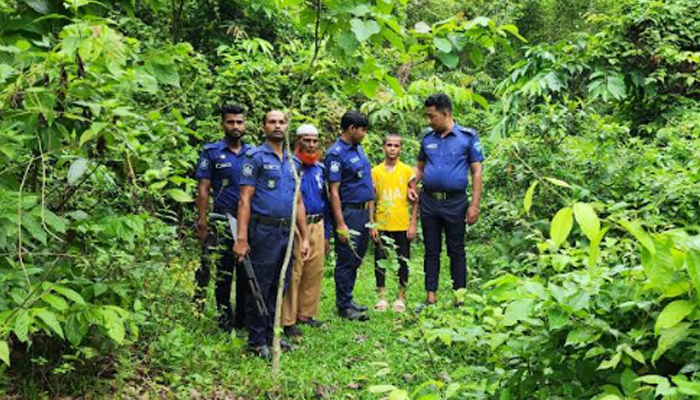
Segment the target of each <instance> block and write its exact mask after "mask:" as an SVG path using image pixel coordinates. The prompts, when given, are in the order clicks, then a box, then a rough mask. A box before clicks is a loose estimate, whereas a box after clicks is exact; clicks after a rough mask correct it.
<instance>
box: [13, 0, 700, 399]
mask: <svg viewBox="0 0 700 400" xmlns="http://www.w3.org/2000/svg"><path fill="white" fill-rule="evenodd" d="M699 66H700V9H699V8H698V7H697V4H696V1H693V0H675V1H668V2H664V1H651V0H636V1H635V0H621V1H609V0H574V1H564V0H496V1H481V0H478V1H470V2H466V1H456V0H433V1H409V0H400V1H392V0H371V1H365V0H356V1H339V0H309V1H301V0H279V1H273V0H258V1H250V0H225V1H221V2H219V1H216V0H189V1H188V0H172V1H171V2H166V1H160V0H148V1H145V2H131V1H118V0H115V1H101V2H97V1H88V0H67V1H65V2H60V1H55V0H0V220H1V221H2V224H1V225H0V252H1V253H2V257H0V382H1V384H0V394H2V395H6V396H10V397H15V398H32V397H38V398H41V397H60V396H77V395H82V394H86V393H87V395H88V396H92V397H104V396H117V397H137V396H139V395H141V394H146V395H151V396H155V397H164V398H169V397H191V398H200V397H206V398H235V397H236V396H239V395H240V396H243V397H244V398H261V397H265V396H266V397H268V398H340V397H343V398H381V397H387V396H388V398H389V399H392V400H398V399H409V398H410V399H440V398H454V399H459V398H464V399H467V398H489V399H500V400H507V399H531V398H537V399H598V400H616V399H653V398H664V399H690V398H696V397H698V396H700V379H698V377H697V374H699V373H700V346H699V345H698V340H700V325H699V321H700V307H699V306H700V232H699V230H700V227H699V221H700V68H699ZM438 91H443V92H446V93H448V94H449V95H450V96H451V97H452V98H453V100H454V101H455V103H456V107H457V108H456V111H455V115H456V118H457V120H458V122H460V123H461V124H463V125H467V126H474V127H475V128H477V129H478V130H479V131H480V132H481V136H482V141H483V142H484V149H485V152H486V157H487V161H486V164H485V166H486V168H485V195H484V200H483V204H482V210H481V220H480V222H479V224H477V225H476V226H474V227H472V228H470V230H469V232H468V236H469V242H468V258H469V263H470V267H469V272H470V279H469V280H470V283H469V288H468V290H466V291H464V292H463V293H459V295H460V296H461V297H462V298H463V300H464V301H465V304H466V305H465V306H464V307H462V308H459V309H453V308H451V307H449V306H447V305H443V306H441V307H439V308H431V309H429V310H428V311H426V312H424V313H421V314H420V315H415V314H412V313H408V314H407V315H405V316H401V317H397V316H391V315H383V316H377V317H376V318H374V319H373V321H372V322H370V323H369V325H366V326H358V325H351V324H341V323H339V322H334V323H332V326H331V327H330V328H329V330H328V331H327V332H325V333H324V334H323V335H325V336H323V335H319V336H315V337H314V334H311V333H309V335H308V336H309V338H308V339H307V341H306V342H305V343H304V345H303V346H302V347H304V349H303V350H301V352H300V353H297V354H290V355H285V358H288V359H289V361H288V362H286V363H285V362H284V361H283V374H282V376H281V377H280V378H278V380H273V379H272V378H271V377H270V373H269V367H268V366H267V365H265V364H264V363H262V362H261V361H259V360H252V359H250V358H247V357H246V356H244V355H242V354H241V349H240V348H241V345H242V340H241V339H240V338H238V337H236V336H235V335H232V336H230V337H229V336H227V335H224V334H222V333H220V332H218V331H217V329H216V326H215V322H214V319H215V318H214V314H215V310H214V309H213V308H214V307H213V306H211V305H209V307H207V309H206V310H204V312H203V313H200V312H199V310H197V309H196V308H195V307H193V306H192V303H191V301H190V299H191V296H192V293H193V279H192V277H193V272H194V270H195V269H196V268H197V263H198V257H199V249H198V245H197V243H196V240H195V235H194V231H193V221H194V206H193V204H192V203H191V202H192V196H193V195H194V193H195V190H194V187H195V181H194V180H193V178H192V171H193V169H194V163H195V162H196V159H197V154H198V149H199V148H200V146H201V145H202V144H203V143H205V142H207V141H210V140H214V139H216V138H218V137H219V136H220V134H221V133H220V131H219V126H218V120H217V118H218V116H217V114H216V107H217V106H218V105H219V104H221V103H223V102H241V103H244V104H245V105H246V106H248V108H249V109H250V115H249V120H250V122H251V123H250V125H249V134H248V140H249V141H252V142H259V141H260V140H261V131H260V117H261V115H262V113H263V112H264V111H265V110H266V109H268V108H272V107H279V108H284V109H288V110H290V111H291V113H292V115H293V124H292V125H293V126H295V125H296V124H298V123H301V122H312V123H315V124H316V125H317V126H319V127H321V128H322V131H323V132H324V137H323V140H324V142H326V143H329V142H330V141H332V140H333V138H334V136H335V134H336V133H337V128H338V119H339V117H340V115H341V114H342V113H343V112H344V111H345V110H347V109H350V108H355V107H359V108H360V109H362V110H363V111H364V112H366V113H367V114H368V115H369V116H370V119H371V122H372V130H371V134H370V135H369V136H368V138H367V140H366V142H365V143H364V145H365V148H366V151H367V153H368V154H369V155H370V157H372V159H373V161H374V162H377V161H379V160H380V159H381V158H382V152H381V149H380V143H381V133H382V132H387V131H392V132H399V133H400V134H402V135H403V136H404V137H405V138H406V140H405V143H406V146H405V149H404V157H405V159H406V160H407V161H409V162H412V161H413V160H414V159H415V155H416V152H417V143H418V139H419V138H420V135H421V134H422V129H423V128H424V126H425V121H424V120H423V117H422V99H423V98H424V97H425V96H427V95H428V94H431V93H434V92H438ZM251 128H252V129H251ZM414 250H415V253H414V254H415V257H414V260H413V261H412V262H411V266H412V276H413V277H412V283H411V287H410V292H409V295H410V299H411V300H412V301H414V302H418V301H420V300H421V296H422V294H421V288H422V283H421V281H422V276H421V275H420V272H421V269H422V268H421V262H420V257H421V255H422V249H421V248H420V246H415V247H414ZM369 258H371V257H369ZM331 262H332V260H329V263H331ZM327 270H328V271H330V268H329V269H327ZM327 275H328V276H327V279H326V280H327V281H328V280H330V279H332V278H331V276H332V275H331V274H327ZM370 276H371V274H369V273H368V270H367V269H365V271H364V272H363V275H362V280H363V283H362V285H363V286H362V287H360V288H359V289H358V290H359V292H360V298H361V299H362V298H364V299H366V300H367V301H368V302H369V301H371V300H372V299H373V297H372V294H371V286H372V282H371V278H370ZM443 287H446V286H443ZM325 296H326V297H329V296H330V297H332V285H330V286H328V282H326V290H325ZM323 312H324V318H329V319H330V318H332V317H331V316H332V313H333V311H332V305H331V304H330V301H326V299H324V308H323ZM368 340H369V341H368ZM366 341H368V342H367V343H369V344H370V345H367V344H365V342H366ZM344 371H346V372H344Z"/></svg>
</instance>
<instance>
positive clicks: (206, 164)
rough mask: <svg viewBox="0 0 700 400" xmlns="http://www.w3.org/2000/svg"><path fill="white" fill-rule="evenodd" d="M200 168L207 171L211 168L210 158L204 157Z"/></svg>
mask: <svg viewBox="0 0 700 400" xmlns="http://www.w3.org/2000/svg"><path fill="white" fill-rule="evenodd" d="M199 169H201V170H202V171H206V170H208V169H209V160H207V159H206V158H203V159H202V161H200V162H199Z"/></svg>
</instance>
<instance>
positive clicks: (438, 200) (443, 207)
mask: <svg viewBox="0 0 700 400" xmlns="http://www.w3.org/2000/svg"><path fill="white" fill-rule="evenodd" d="M424 106H425V114H426V116H427V117H428V121H429V124H430V128H431V130H430V131H429V132H428V133H427V134H426V135H425V136H424V137H423V140H422V141H421V145H420V151H419V153H418V164H417V166H416V178H417V180H418V181H422V182H423V190H422V192H421V193H420V200H419V201H420V214H421V224H422V227H423V238H424V241H425V260H424V270H425V290H426V292H427V299H426V304H434V303H435V302H436V301H437V297H436V292H437V289H438V280H439V274H440V252H441V249H442V233H443V232H444V233H445V237H446V242H447V254H448V256H449V258H450V272H451V275H452V288H453V289H454V290H457V289H460V288H464V287H465V286H466V282H467V264H466V255H465V251H464V246H465V233H466V232H465V231H466V224H469V225H472V224H475V223H476V221H477V220H478V219H479V202H480V201H481V186H482V179H481V173H482V164H481V162H482V161H483V160H484V155H483V154H482V152H481V144H480V142H479V136H478V135H477V132H476V131H475V130H474V129H471V128H465V127H462V126H459V125H458V124H457V123H455V121H454V119H453V117H452V102H451V101H450V98H449V97H448V96H447V95H445V94H442V93H439V94H434V95H432V96H430V97H428V98H427V99H426V100H425V103H424ZM469 175H471V179H472V196H471V203H470V202H469V199H468V197H467V193H466V192H467V187H468V186H469ZM411 197H413V198H415V197H416V192H415V191H412V194H411ZM455 305H459V302H458V300H456V299H455Z"/></svg>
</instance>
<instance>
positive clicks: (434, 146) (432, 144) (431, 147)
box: [425, 143, 437, 150]
mask: <svg viewBox="0 0 700 400" xmlns="http://www.w3.org/2000/svg"><path fill="white" fill-rule="evenodd" d="M425 148H426V149H431V150H432V149H437V143H431V144H429V145H427V146H425Z"/></svg>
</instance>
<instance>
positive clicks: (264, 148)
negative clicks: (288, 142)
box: [260, 141, 287, 160]
mask: <svg viewBox="0 0 700 400" xmlns="http://www.w3.org/2000/svg"><path fill="white" fill-rule="evenodd" d="M260 148H261V149H262V151H264V152H265V153H268V154H272V155H273V156H275V158H277V159H279V158H278V157H277V154H275V151H274V150H272V147H270V145H269V144H268V143H267V141H265V142H264V143H263V144H262V146H260ZM282 159H283V160H286V159H287V148H286V147H285V146H284V145H283V146H282Z"/></svg>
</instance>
